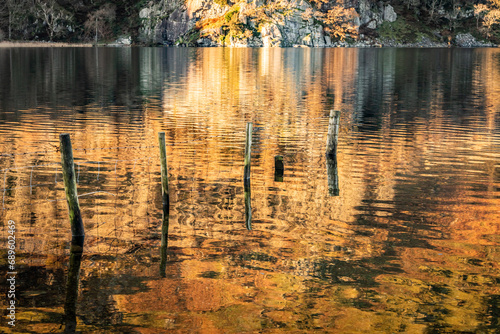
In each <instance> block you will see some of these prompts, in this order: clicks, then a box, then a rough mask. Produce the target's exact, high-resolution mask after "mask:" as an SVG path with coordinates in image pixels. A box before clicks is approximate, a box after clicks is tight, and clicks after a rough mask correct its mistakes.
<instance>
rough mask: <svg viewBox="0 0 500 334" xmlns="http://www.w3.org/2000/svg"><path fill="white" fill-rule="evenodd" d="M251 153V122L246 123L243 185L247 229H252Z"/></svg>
mask: <svg viewBox="0 0 500 334" xmlns="http://www.w3.org/2000/svg"><path fill="white" fill-rule="evenodd" d="M251 153H252V123H251V122H248V123H247V128H246V139H245V169H244V173H243V187H244V191H245V223H246V227H247V229H248V230H251V229H252V192H251V190H250V157H251Z"/></svg>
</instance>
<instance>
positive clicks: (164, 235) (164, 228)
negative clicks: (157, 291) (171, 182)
mask: <svg viewBox="0 0 500 334" xmlns="http://www.w3.org/2000/svg"><path fill="white" fill-rule="evenodd" d="M158 140H159V143H160V164H161V194H162V202H163V211H162V224H161V244H160V276H162V277H165V275H166V273H165V270H166V267H167V246H168V227H169V214H170V193H169V189H168V166H167V147H166V143H165V132H160V133H159V134H158Z"/></svg>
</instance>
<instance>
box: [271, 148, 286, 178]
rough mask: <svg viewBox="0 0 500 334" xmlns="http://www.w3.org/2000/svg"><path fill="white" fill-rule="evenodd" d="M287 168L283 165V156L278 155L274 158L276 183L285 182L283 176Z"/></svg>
mask: <svg viewBox="0 0 500 334" xmlns="http://www.w3.org/2000/svg"><path fill="white" fill-rule="evenodd" d="M284 172H285V166H284V165H283V156H281V155H277V156H275V157H274V181H276V182H283V174H284Z"/></svg>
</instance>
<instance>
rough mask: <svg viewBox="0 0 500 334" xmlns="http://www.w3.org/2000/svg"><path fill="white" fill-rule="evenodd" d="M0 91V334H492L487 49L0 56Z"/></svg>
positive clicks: (495, 74)
mask: <svg viewBox="0 0 500 334" xmlns="http://www.w3.org/2000/svg"><path fill="white" fill-rule="evenodd" d="M0 78H1V80H0V171H1V174H0V177H1V179H0V187H1V188H0V191H1V193H0V196H1V197H2V202H1V207H2V208H1V210H0V219H1V221H0V226H1V227H2V228H1V230H2V232H1V233H2V234H1V236H0V238H1V239H2V245H3V246H2V249H1V260H0V263H1V264H2V268H3V269H4V270H5V271H7V270H6V269H7V246H6V245H7V235H8V234H7V233H8V229H7V222H8V220H9V219H10V220H13V221H15V222H16V227H17V230H16V240H17V254H16V270H17V272H18V273H17V276H16V297H17V303H16V307H17V308H16V320H17V322H16V327H15V328H14V330H13V329H12V328H11V327H10V326H9V325H7V323H6V321H5V318H4V320H2V323H1V325H0V330H1V331H2V332H6V333H12V332H15V333H54V332H61V331H63V330H64V328H65V326H64V325H62V324H63V323H65V322H66V324H67V325H66V332H74V331H75V329H74V328H71V321H70V320H68V319H72V318H71V317H72V312H74V313H75V315H76V331H77V332H82V333H290V332H292V333H293V332H295V333H326V332H328V333H377V332H378V333H390V332H392V333H394V332H405V333H443V332H445V333H448V332H450V333H451V332H453V333H456V332H477V333H496V332H498V331H500V320H499V317H500V271H499V261H500V247H499V246H500V235H499V233H500V214H499V207H500V112H499V110H500V50H497V49H477V50H475V49H426V50H422V49H366V50H363V49H223V48H213V49H212V48H209V49H203V48H199V49H190V48H123V49H122V48H118V49H110V48H109V49H104V48H93V49H92V48H84V49H72V48H65V49H57V48H51V49H49V48H47V49H45V48H38V49H31V48H13V49H9V48H3V49H0ZM330 110H340V111H341V120H340V133H339V147H338V155H337V172H338V184H339V196H331V195H330V192H329V188H328V178H329V174H330V177H331V175H332V174H331V173H329V170H330V167H331V166H330V165H329V164H328V161H327V160H326V158H325V144H326V137H327V130H328V116H329V113H330ZM247 122H253V126H254V130H253V146H252V181H251V186H252V192H251V207H252V220H251V230H249V229H248V227H249V226H247V224H246V221H245V220H246V216H245V196H244V189H243V158H244V149H245V148H244V145H245V125H246V123H247ZM161 131H163V132H165V133H166V141H167V156H168V168H169V177H170V190H171V192H172V194H171V198H170V203H171V205H170V215H169V217H168V218H169V231H168V245H167V247H166V248H165V243H163V245H164V247H161V244H162V243H161V236H162V233H161V230H162V199H161V188H160V174H161V172H160V159H159V149H158V133H159V132H161ZM61 133H70V135H71V139H72V143H73V148H74V155H75V170H76V171H75V172H76V173H77V181H78V192H79V195H80V205H81V208H82V213H83V221H84V225H85V229H86V239H85V246H84V252H83V256H82V258H81V263H79V260H80V259H78V258H75V257H72V258H71V260H70V251H69V240H70V238H71V235H70V229H69V221H68V212H67V205H66V202H65V195H64V187H63V184H62V174H61V165H60V153H59V152H58V146H59V134H61ZM276 155H281V156H283V162H284V175H283V180H282V182H280V181H278V180H275V175H274V157H275V156H276ZM328 166H330V167H328ZM165 249H166V253H165ZM165 254H166V255H165ZM70 262H71V265H70ZM75 263H76V267H75ZM78 264H79V265H80V276H79V280H77V279H76V278H77V276H76V274H77V273H78V268H77V266H78ZM75 268H76V269H75ZM68 277H69V280H68ZM1 279H2V281H1V287H2V290H3V291H7V282H6V280H5V276H2V278H1ZM68 281H69V283H67V282H68ZM75 284H78V286H76V285H75ZM72 291H73V292H72ZM5 305H6V304H4V306H5ZM4 310H5V307H4ZM75 315H73V317H74V316H75ZM73 319H74V318H73Z"/></svg>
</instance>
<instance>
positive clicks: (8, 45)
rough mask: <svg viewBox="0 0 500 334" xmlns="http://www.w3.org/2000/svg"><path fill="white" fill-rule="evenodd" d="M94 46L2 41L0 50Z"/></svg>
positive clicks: (87, 45) (87, 44) (86, 46)
mask: <svg viewBox="0 0 500 334" xmlns="http://www.w3.org/2000/svg"><path fill="white" fill-rule="evenodd" d="M92 46H94V44H91V43H68V42H43V41H2V42H0V48H42V47H58V48H76V47H80V48H88V47H92Z"/></svg>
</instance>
